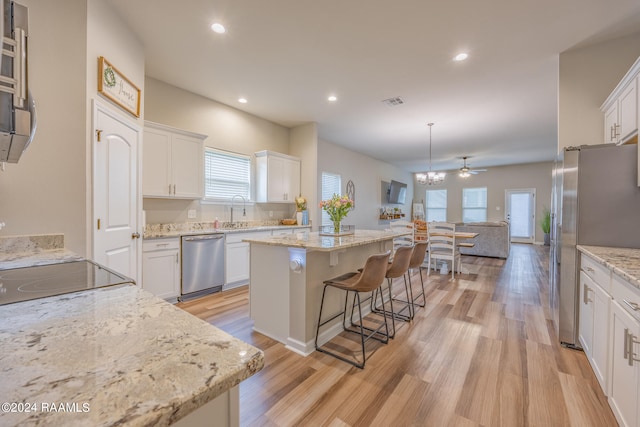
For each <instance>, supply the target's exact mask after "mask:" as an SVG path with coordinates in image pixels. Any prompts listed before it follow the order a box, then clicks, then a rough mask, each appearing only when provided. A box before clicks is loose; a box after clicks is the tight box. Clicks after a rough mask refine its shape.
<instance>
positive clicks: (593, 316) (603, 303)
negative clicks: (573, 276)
mask: <svg viewBox="0 0 640 427" xmlns="http://www.w3.org/2000/svg"><path fill="white" fill-rule="evenodd" d="M580 266H581V271H580V321H579V322H578V323H579V339H580V342H581V343H582V348H583V349H584V352H585V355H586V356H587V359H588V360H589V363H590V364H591V368H592V369H593V372H594V373H595V375H596V378H597V379H598V382H599V383H600V386H601V387H602V390H603V391H604V393H605V394H607V391H608V389H609V387H608V374H607V365H608V360H609V357H608V353H609V313H610V309H611V308H610V307H611V296H610V294H609V289H610V283H611V273H610V272H609V270H607V269H606V268H605V267H604V266H602V265H601V264H598V263H597V262H595V261H593V260H592V259H591V258H589V257H587V256H586V255H584V254H582V255H581V257H580Z"/></svg>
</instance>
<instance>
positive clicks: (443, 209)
mask: <svg viewBox="0 0 640 427" xmlns="http://www.w3.org/2000/svg"><path fill="white" fill-rule="evenodd" d="M443 191H444V207H432V208H430V207H429V192H434V193H435V192H443ZM448 197H449V192H448V191H447V189H446V188H439V189H433V190H426V192H425V203H424V204H425V212H424V219H425V221H427V222H431V221H438V220H437V219H433V220H432V219H430V215H429V212H432V211H435V212H438V211H444V220H443V222H447V208H448V203H449V199H448Z"/></svg>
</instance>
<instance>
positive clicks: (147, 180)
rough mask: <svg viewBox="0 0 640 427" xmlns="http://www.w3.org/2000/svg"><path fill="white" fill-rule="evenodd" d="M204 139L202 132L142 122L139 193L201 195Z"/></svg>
mask: <svg viewBox="0 0 640 427" xmlns="http://www.w3.org/2000/svg"><path fill="white" fill-rule="evenodd" d="M205 139H206V135H200V134H196V133H191V132H185V131H181V130H179V129H175V128H171V127H168V126H164V125H160V124H157V123H153V122H145V128H144V139H143V153H142V157H143V161H142V163H143V165H142V195H143V197H162V198H183V199H199V198H201V197H202V195H203V184H204V175H203V161H204V160H203V153H204V151H203V150H204V140H205Z"/></svg>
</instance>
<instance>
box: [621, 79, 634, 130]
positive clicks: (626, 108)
mask: <svg viewBox="0 0 640 427" xmlns="http://www.w3.org/2000/svg"><path fill="white" fill-rule="evenodd" d="M618 118H619V127H618V128H617V131H618V140H619V141H624V140H625V139H626V138H627V137H628V136H629V135H631V134H632V133H633V132H634V131H635V130H636V129H638V95H637V87H636V81H635V80H633V81H631V82H630V83H629V85H628V86H627V87H626V88H625V90H624V91H623V92H622V95H620V98H619V100H618Z"/></svg>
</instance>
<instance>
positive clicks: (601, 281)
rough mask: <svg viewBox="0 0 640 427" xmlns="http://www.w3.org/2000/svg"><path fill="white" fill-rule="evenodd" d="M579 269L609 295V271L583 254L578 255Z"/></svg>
mask: <svg viewBox="0 0 640 427" xmlns="http://www.w3.org/2000/svg"><path fill="white" fill-rule="evenodd" d="M580 269H581V270H582V271H584V272H585V274H586V275H587V276H589V277H590V278H591V279H592V280H593V281H594V282H596V283H597V284H598V285H599V286H600V287H601V288H602V289H604V290H605V291H606V292H607V293H611V271H610V270H608V269H607V268H606V267H605V266H604V265H602V264H600V263H598V262H597V261H595V260H594V259H593V258H590V257H589V256H587V255H585V254H581V255H580Z"/></svg>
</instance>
